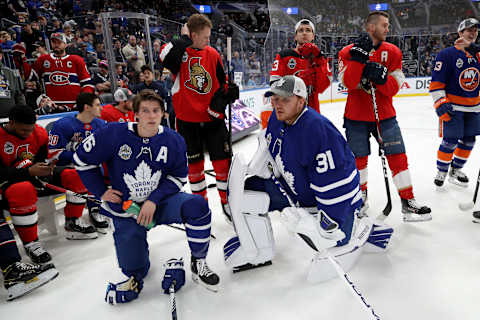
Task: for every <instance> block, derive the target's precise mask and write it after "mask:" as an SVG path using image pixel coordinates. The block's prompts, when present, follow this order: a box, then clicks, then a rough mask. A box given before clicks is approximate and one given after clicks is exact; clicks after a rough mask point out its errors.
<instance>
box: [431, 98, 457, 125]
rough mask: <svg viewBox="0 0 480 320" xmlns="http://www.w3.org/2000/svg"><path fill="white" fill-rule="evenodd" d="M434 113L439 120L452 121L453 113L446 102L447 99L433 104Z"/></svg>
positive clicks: (450, 106)
mask: <svg viewBox="0 0 480 320" xmlns="http://www.w3.org/2000/svg"><path fill="white" fill-rule="evenodd" d="M434 107H435V112H436V113H437V115H438V117H439V118H440V120H443V121H450V120H451V119H452V117H451V115H452V113H453V107H452V105H451V104H450V103H449V102H448V101H447V98H441V99H439V100H437V102H435V105H434Z"/></svg>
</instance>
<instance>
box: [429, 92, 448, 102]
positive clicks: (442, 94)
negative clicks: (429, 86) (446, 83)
mask: <svg viewBox="0 0 480 320" xmlns="http://www.w3.org/2000/svg"><path fill="white" fill-rule="evenodd" d="M430 94H431V96H432V99H433V101H434V102H437V101H438V100H440V99H442V98H445V97H446V96H447V94H446V92H445V90H436V91H431V92H430Z"/></svg>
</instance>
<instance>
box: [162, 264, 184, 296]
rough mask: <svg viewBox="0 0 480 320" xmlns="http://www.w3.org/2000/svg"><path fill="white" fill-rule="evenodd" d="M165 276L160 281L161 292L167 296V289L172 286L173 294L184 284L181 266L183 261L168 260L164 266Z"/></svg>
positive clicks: (182, 267)
mask: <svg viewBox="0 0 480 320" xmlns="http://www.w3.org/2000/svg"><path fill="white" fill-rule="evenodd" d="M164 268H165V275H164V276H163V280H162V289H163V292H164V293H166V294H168V293H169V289H170V287H171V286H172V284H173V289H174V290H175V292H177V291H178V290H180V288H181V287H182V286H183V285H184V284H185V269H184V266H183V259H182V258H180V259H169V260H168V261H167V262H166V263H165V264H164Z"/></svg>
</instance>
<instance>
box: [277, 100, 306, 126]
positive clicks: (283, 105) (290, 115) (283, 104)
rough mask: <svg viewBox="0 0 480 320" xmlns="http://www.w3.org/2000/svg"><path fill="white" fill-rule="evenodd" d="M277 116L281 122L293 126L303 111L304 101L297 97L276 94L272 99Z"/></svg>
mask: <svg viewBox="0 0 480 320" xmlns="http://www.w3.org/2000/svg"><path fill="white" fill-rule="evenodd" d="M271 102H272V106H273V108H274V109H275V115H276V116H277V119H278V120H280V121H285V122H286V123H287V124H292V123H293V122H295V120H296V119H297V117H298V115H299V114H300V112H301V111H302V110H303V105H304V100H303V99H302V98H299V97H297V96H290V97H282V96H279V95H276V94H274V95H273V96H272V98H271Z"/></svg>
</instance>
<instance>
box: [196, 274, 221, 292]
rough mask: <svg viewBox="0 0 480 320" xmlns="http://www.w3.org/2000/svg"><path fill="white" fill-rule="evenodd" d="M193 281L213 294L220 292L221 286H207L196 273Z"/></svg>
mask: <svg viewBox="0 0 480 320" xmlns="http://www.w3.org/2000/svg"><path fill="white" fill-rule="evenodd" d="M192 280H193V282H195V283H196V284H198V285H201V286H203V287H205V288H206V289H207V290H209V291H212V292H218V289H219V288H220V286H219V284H216V285H213V286H212V285H209V284H206V283H205V282H203V281H202V280H200V277H199V276H198V275H196V274H194V273H192Z"/></svg>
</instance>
